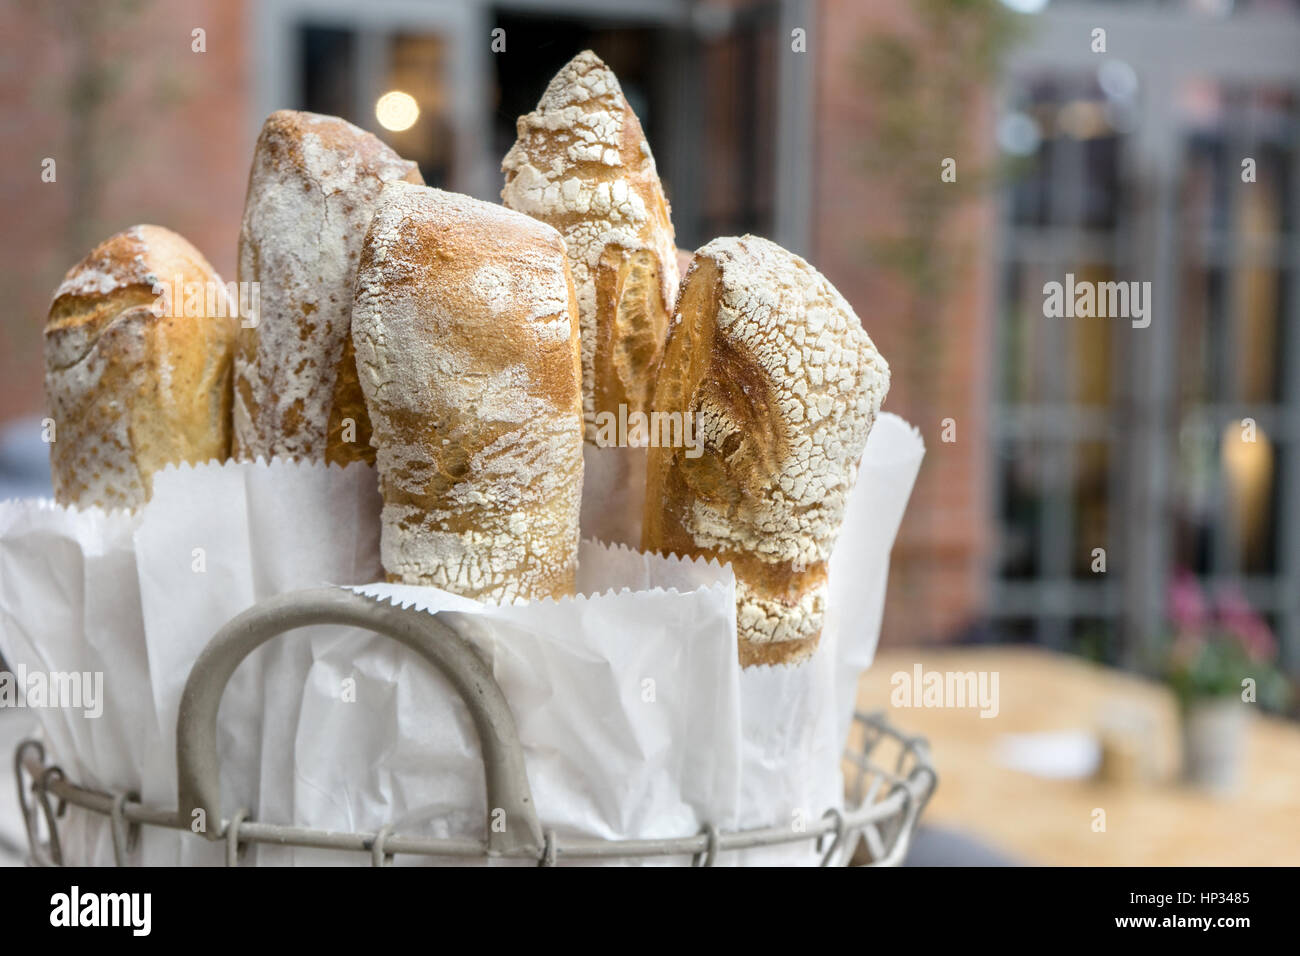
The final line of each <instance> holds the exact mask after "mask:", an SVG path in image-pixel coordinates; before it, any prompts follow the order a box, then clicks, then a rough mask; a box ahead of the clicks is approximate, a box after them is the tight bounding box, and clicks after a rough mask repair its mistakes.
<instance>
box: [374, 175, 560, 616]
mask: <svg viewBox="0 0 1300 956" xmlns="http://www.w3.org/2000/svg"><path fill="white" fill-rule="evenodd" d="M575 309H576V303H575V301H574V293H573V281H572V278H571V276H570V273H569V268H568V264H567V261H566V258H565V253H564V242H563V240H562V239H561V238H560V235H559V233H557V232H556V231H555V230H554V229H552V228H551V227H550V226H547V225H545V224H543V223H540V222H537V221H536V220H533V219H530V218H528V217H527V216H523V215H520V214H518V213H514V212H511V211H510V210H508V209H505V208H504V207H501V206H495V205H492V204H489V203H485V202H480V201H478V200H476V199H471V198H469V197H468V196H461V195H458V194H456V193H448V192H443V191H441V190H437V189H429V188H425V187H422V186H411V185H407V184H405V183H393V184H390V185H388V186H386V187H385V188H384V191H383V194H382V197H381V200H380V204H379V207H378V210H377V211H376V213H375V217H374V220H373V222H372V223H371V225H370V231H369V233H368V234H367V235H366V238H365V244H364V246H363V248H362V253H361V265H360V269H359V271H358V274H357V290H356V301H355V304H354V305H353V309H352V335H353V339H354V341H355V343H356V355H357V369H358V371H359V372H360V375H361V387H362V391H363V392H364V394H365V400H366V407H367V409H368V410H369V414H370V421H371V424H372V426H373V434H372V441H373V443H374V445H375V447H376V449H377V450H378V458H377V465H378V468H379V480H380V490H381V491H382V493H383V499H384V508H383V527H382V531H381V537H380V556H381V559H382V561H383V565H384V570H385V572H386V573H387V575H388V579H389V580H390V581H402V582H405V583H408V584H428V585H434V586H436V587H440V588H443V589H444V590H448V591H453V592H455V593H457V594H461V595H464V596H466V597H472V598H477V599H480V600H484V601H502V602H504V601H510V600H512V599H515V598H520V597H522V598H542V597H559V596H561V595H564V594H570V593H572V591H573V585H574V571H575V567H576V563H577V552H578V508H579V503H580V502H581V500H582V400H581V373H580V365H579V344H578V325H577V317H576V313H575Z"/></svg>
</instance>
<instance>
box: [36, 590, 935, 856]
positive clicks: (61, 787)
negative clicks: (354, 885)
mask: <svg viewBox="0 0 1300 956" xmlns="http://www.w3.org/2000/svg"><path fill="white" fill-rule="evenodd" d="M316 624H342V625H350V626H353V627H359V628H363V629H366V630H369V631H373V632H374V633H376V634H382V635H385V636H387V637H390V638H392V639H393V640H396V641H398V642H399V643H402V644H404V645H406V646H407V647H409V648H410V649H411V650H413V651H415V652H416V653H417V654H419V655H420V656H421V657H423V658H424V659H425V660H427V661H428V662H429V663H430V664H432V665H433V666H434V667H435V668H437V669H438V670H439V671H440V672H441V673H442V674H443V675H444V676H445V677H446V678H447V679H448V681H449V682H450V683H451V685H452V686H453V687H454V688H455V689H456V691H457V693H459V694H460V696H461V697H462V698H463V699H464V700H465V703H466V705H467V706H468V708H469V711H470V715H471V717H472V718H473V722H474V727H475V729H476V731H477V733H478V738H479V744H480V747H481V750H482V754H483V764H484V768H485V771H486V781H487V801H488V802H487V806H488V807H490V808H493V809H494V810H501V811H504V813H503V814H500V815H499V816H498V817H497V818H498V819H501V820H503V821H504V826H503V827H501V828H500V829H498V828H496V827H490V828H489V832H488V835H487V838H486V839H485V840H477V839H435V838H431V837H426V836H418V835H415V834H403V833H398V832H395V831H394V829H393V828H392V827H391V826H384V827H381V828H380V829H379V830H378V831H376V832H372V833H350V832H342V831H330V830H316V829H310V828H307V827H294V826H285V825H282V824H278V823H266V822H262V821H260V820H254V819H252V817H251V815H250V814H249V812H248V811H247V810H245V809H237V810H235V811H234V812H233V813H232V814H231V815H230V816H229V817H227V816H224V815H223V814H222V808H221V800H220V786H219V779H220V777H219V770H220V767H219V761H218V757H217V710H218V708H219V706H220V704H221V697H222V694H223V693H224V692H225V689H226V684H227V683H228V682H229V680H230V677H231V675H232V674H234V672H235V669H236V668H237V667H238V666H239V664H240V662H242V661H243V660H244V658H246V657H247V656H248V655H249V654H250V653H252V652H253V651H254V650H256V649H257V648H258V647H260V646H261V645H262V644H264V643H266V642H267V641H268V640H270V639H271V638H273V637H276V636H277V635H279V634H282V633H284V632H285V631H291V630H295V629H297V628H301V627H307V626H309V625H316ZM850 741H851V742H856V746H852V747H850V749H849V750H848V752H847V753H846V754H845V757H844V760H845V771H846V780H847V782H848V789H847V793H848V803H849V806H848V807H847V808H846V809H844V810H840V809H839V808H835V807H832V808H830V809H828V810H827V811H826V812H825V813H824V814H823V815H822V816H821V817H820V818H818V819H816V820H808V821H806V824H804V825H802V826H800V825H796V824H794V823H787V824H784V825H773V826H768V827H760V828H752V829H745V830H734V831H721V830H718V829H717V828H716V827H713V826H706V827H705V828H704V829H703V830H702V831H701V832H699V833H694V834H687V835H683V836H681V837H676V838H673V839H654V840H603V839H598V838H576V837H564V838H560V837H557V835H556V834H555V832H554V831H553V830H550V829H546V828H544V827H543V825H542V823H541V821H540V820H539V818H538V816H537V811H536V808H535V807H534V805H533V799H532V792H531V789H530V787H529V784H528V776H527V773H526V772H525V769H524V755H523V748H522V746H521V745H520V742H519V735H518V732H517V730H516V728H515V723H514V717H513V716H512V714H511V711H510V707H509V704H508V703H507V701H506V699H505V695H504V694H503V692H502V690H501V688H500V686H499V685H498V684H497V682H496V681H495V680H494V679H493V677H492V674H491V671H490V670H489V668H488V665H487V664H486V663H485V662H484V661H483V659H482V658H481V657H479V655H478V653H477V652H476V651H475V649H474V647H473V645H472V644H470V643H469V642H468V641H467V640H465V639H464V638H463V637H461V636H460V635H459V634H458V633H457V632H456V631H455V630H454V629H453V628H452V627H451V626H449V625H448V624H447V623H446V622H445V621H444V620H442V619H441V618H440V617H439V616H438V615H430V614H427V613H425V612H422V611H412V610H409V609H403V608H399V607H395V606H393V605H391V604H383V603H378V602H376V601H374V600H372V599H370V598H366V597H363V596H361V595H359V594H355V593H353V592H351V591H346V590H343V589H341V588H320V589H314V590H309V591H299V592H296V593H293V594H286V595H282V596H279V597H276V598H272V599H270V600H268V601H265V602H263V603H261V604H259V605H257V606H256V607H253V608H250V609H249V610H247V611H245V612H244V613H242V614H240V615H238V616H237V617H235V618H233V619H232V620H231V621H230V622H228V623H227V624H226V626H225V627H223V628H222V629H221V630H220V631H218V632H217V634H216V635H215V636H214V637H213V638H212V640H211V641H209V642H208V645H207V647H206V648H204V650H203V652H202V653H201V654H200V655H199V658H198V660H197V661H196V662H195V664H194V667H193V669H192V670H191V671H190V676H189V679H188V680H187V682H186V684H185V691H184V694H183V695H182V697H181V704H180V713H179V716H178V718H177V733H176V758H177V759H176V763H177V784H178V786H177V793H178V794H179V803H178V806H177V808H175V809H163V808H159V807H154V806H150V805H148V804H145V803H142V802H140V800H139V799H138V798H137V797H136V795H135V794H133V793H128V792H116V793H110V792H106V791H102V790H94V789H90V788H87V787H83V786H80V785H79V784H77V783H76V782H75V781H73V780H70V779H69V778H68V777H67V775H66V774H65V773H64V772H63V771H62V770H61V769H60V768H59V767H58V765H57V764H53V763H49V762H47V759H46V753H45V748H44V746H43V745H42V744H41V743H40V742H39V741H35V740H27V741H24V742H23V743H21V744H20V745H19V746H18V749H17V751H16V753H15V755H14V764H15V768H14V769H15V777H16V779H17V781H18V801H19V805H20V807H21V809H22V815H23V822H24V824H25V826H26V831H27V842H28V847H29V854H30V855H29V863H31V864H32V865H37V866H61V865H62V864H63V850H62V846H61V844H60V840H59V820H60V819H61V818H62V817H63V816H64V814H65V813H66V812H67V808H68V807H70V806H71V807H77V808H79V809H81V810H83V811H86V812H89V813H97V814H102V815H104V816H107V817H109V819H110V832H111V834H112V842H113V856H114V860H115V862H116V863H117V865H118V866H125V865H127V863H128V860H129V857H130V854H131V852H132V850H133V848H134V846H135V843H136V842H137V841H138V839H139V833H140V828H141V827H146V826H152V827H170V828H172V829H177V830H183V831H190V832H192V822H193V821H194V820H196V819H203V820H207V821H218V825H216V826H207V827H205V828H204V831H205V832H203V833H195V834H194V839H204V838H206V839H209V840H214V841H215V840H220V841H224V842H225V845H226V863H227V865H229V866H235V865H237V864H238V863H239V861H240V858H241V850H242V849H243V848H244V847H247V846H249V845H252V844H259V843H270V844H275V845H278V846H291V847H309V848H315V849H324V850H338V851H348V852H353V853H367V854H369V855H370V857H371V861H372V862H373V863H374V865H376V866H384V865H387V864H389V863H391V862H392V860H393V858H394V856H396V855H397V854H411V855H415V856H423V857H439V858H444V859H451V860H456V859H461V860H469V859H481V858H484V857H502V858H511V859H526V860H531V861H535V862H536V863H537V864H538V865H540V866H554V865H556V864H557V863H559V862H561V861H568V860H577V861H581V860H587V861H594V860H601V859H610V858H645V857H665V856H677V857H690V858H691V860H692V862H693V864H694V865H697V866H712V865H714V864H715V863H716V862H717V860H718V857H719V855H720V854H723V853H726V852H729V851H734V850H743V849H749V848H754V847H766V846H776V845H780V844H793V843H800V842H805V841H815V843H816V847H817V850H818V852H820V853H821V854H822V860H821V863H822V865H823V866H831V865H842V864H863V865H871V866H893V865H897V864H898V863H900V862H901V861H902V859H903V858H904V856H906V854H907V849H908V846H909V844H910V841H911V836H912V833H913V831H914V829H915V827H916V822H917V819H918V818H919V817H920V814H921V811H922V810H923V809H924V807H925V805H926V803H927V802H928V800H929V799H930V796H931V794H932V793H933V792H934V788H935V786H936V784H937V782H938V778H937V775H936V773H935V771H934V767H933V765H932V763H931V760H930V753H929V748H928V746H927V745H926V742H925V741H924V740H923V739H922V738H919V737H911V736H908V735H906V734H903V733H902V732H900V731H899V730H897V729H896V728H894V727H893V726H892V725H890V724H889V723H888V722H887V721H886V720H885V719H884V717H883V716H882V715H881V714H878V713H877V714H865V713H856V714H855V715H854V726H853V732H852V733H851V734H850ZM890 749H895V750H896V751H897V753H896V755H895V756H894V758H893V760H892V765H893V767H892V769H888V768H887V767H886V766H885V764H886V763H888V762H891V761H888V760H887V759H885V754H886V753H887V752H888V751H889V750H890ZM200 813H201V816H200Z"/></svg>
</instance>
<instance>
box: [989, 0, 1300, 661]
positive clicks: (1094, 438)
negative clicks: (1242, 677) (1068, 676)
mask: <svg viewBox="0 0 1300 956" xmlns="http://www.w3.org/2000/svg"><path fill="white" fill-rule="evenodd" d="M1212 6H1214V4H1207V3H1205V2H1190V0H1188V2H1183V0H1170V2H1166V3H1161V4H1158V5H1156V4H1147V5H1144V6H1143V7H1142V8H1140V9H1139V8H1138V6H1137V5H1134V6H1132V7H1130V6H1127V5H1125V8H1124V10H1123V11H1120V10H1118V9H1116V10H1115V11H1114V14H1113V16H1112V15H1111V14H1109V13H1108V27H1109V31H1110V34H1111V37H1112V43H1115V45H1116V48H1117V49H1118V48H1119V44H1118V43H1116V41H1115V39H1114V38H1115V37H1122V38H1124V39H1125V40H1126V42H1128V43H1135V42H1137V41H1136V40H1134V39H1133V37H1135V36H1137V35H1138V33H1139V32H1140V29H1145V30H1147V31H1148V33H1147V35H1148V36H1155V35H1158V34H1159V33H1160V31H1162V30H1166V29H1177V31H1179V36H1180V38H1181V39H1180V49H1181V48H1182V46H1183V45H1186V46H1187V47H1188V49H1189V51H1194V49H1195V48H1196V47H1197V46H1200V47H1202V48H1204V49H1206V50H1212V49H1213V48H1214V47H1215V45H1216V44H1218V43H1220V42H1221V41H1220V40H1219V38H1218V33H1217V31H1218V30H1219V29H1220V26H1219V24H1218V23H1217V22H1216V21H1217V18H1218V17H1219V16H1227V15H1235V14H1245V13H1248V14H1250V16H1243V17H1242V23H1243V24H1246V23H1249V24H1251V25H1252V26H1250V27H1247V28H1243V29H1251V30H1257V31H1259V36H1260V37H1263V36H1265V35H1266V34H1267V33H1268V32H1269V31H1270V29H1273V28H1274V27H1271V26H1270V24H1272V25H1274V26H1276V25H1279V24H1280V25H1284V26H1285V28H1286V29H1287V30H1289V31H1291V32H1293V33H1294V32H1295V30H1296V27H1297V21H1298V19H1300V4H1296V3H1291V2H1271V3H1265V2H1254V3H1244V2H1238V3H1237V4H1236V5H1235V7H1234V5H1233V4H1232V3H1231V2H1226V3H1220V4H1219V7H1222V8H1223V9H1221V10H1217V11H1216V10H1211V9H1210V7H1212ZM1058 10H1059V11H1060V14H1061V16H1062V17H1063V18H1068V17H1070V16H1075V17H1077V14H1078V11H1079V6H1078V5H1066V4H1061V5H1060V6H1059V8H1058V6H1057V5H1055V4H1053V5H1051V6H1049V7H1048V8H1047V9H1046V10H1045V11H1044V12H1043V13H1041V14H1039V15H1038V17H1037V20H1038V22H1039V24H1040V25H1046V26H1045V27H1044V28H1042V29H1040V30H1039V32H1038V37H1039V39H1035V35H1034V33H1033V32H1032V30H1031V33H1030V36H1029V38H1028V39H1027V41H1026V44H1025V45H1026V48H1027V49H1028V50H1029V54H1028V55H1026V56H1024V57H1022V58H1021V59H1020V60H1019V61H1018V62H1017V63H1016V64H1015V65H1014V66H1012V67H1011V68H1009V70H1008V73H1007V77H1006V88H1005V96H1004V99H1003V108H1002V111H1001V115H1000V118H999V122H998V127H997V130H998V142H999V146H1000V148H1001V151H1002V154H1003V157H1004V160H1005V164H1006V169H1007V175H1008V181H1007V188H1006V190H1005V191H1004V194H1003V195H1004V200H1003V205H1004V210H1003V231H1002V242H1001V257H1000V260H1001V280H1000V282H999V287H998V289H999V325H998V348H997V356H998V359H997V360H998V369H997V375H996V376H995V383H996V384H995V393H996V394H995V399H994V414H993V421H994V422H995V428H996V431H995V437H994V440H995V443H996V452H997V454H996V455H995V458H994V467H995V469H996V477H995V481H994V483H993V487H994V494H995V496H996V502H995V514H996V515H997V519H998V527H999V529H1000V530H999V540H998V550H997V560H996V566H995V570H994V573H993V576H994V584H993V601H992V603H993V614H994V617H995V619H997V620H998V621H1000V622H1002V624H1001V627H1000V630H1001V631H1002V633H1003V635H1004V636H1005V637H1007V638H1010V639H1025V638H1026V637H1027V636H1028V637H1029V638H1030V639H1032V640H1035V641H1038V642H1044V643H1047V644H1050V645H1053V646H1058V647H1063V648H1071V649H1074V650H1078V651H1080V652H1084V653H1088V654H1090V655H1096V656H1101V657H1104V658H1107V659H1112V660H1114V659H1118V658H1120V657H1122V656H1123V655H1124V654H1126V653H1131V652H1132V650H1133V645H1134V644H1135V643H1140V642H1141V641H1142V640H1143V639H1145V638H1149V637H1152V636H1154V635H1153V634H1152V633H1150V632H1151V631H1152V630H1153V629H1154V628H1156V627H1158V626H1159V621H1158V619H1153V618H1152V617H1150V616H1148V618H1147V619H1146V620H1145V622H1143V621H1142V620H1141V618H1140V617H1139V618H1136V620H1137V621H1138V624H1137V626H1138V627H1139V629H1141V630H1142V631H1143V632H1142V633H1137V634H1127V633H1125V634H1123V637H1124V641H1123V643H1122V644H1121V642H1120V641H1119V640H1118V639H1117V638H1118V635H1120V633H1121V632H1123V630H1124V628H1125V627H1129V628H1131V627H1133V626H1134V620H1125V615H1127V614H1128V613H1129V611H1128V607H1129V605H1131V604H1132V603H1134V597H1135V591H1134V582H1140V587H1139V590H1138V592H1137V593H1138V596H1139V597H1140V596H1141V589H1145V591H1146V593H1151V594H1156V595H1163V592H1164V587H1165V585H1166V583H1167V581H1168V576H1169V575H1170V574H1171V573H1172V572H1173V571H1174V570H1175V569H1179V568H1185V569H1190V570H1192V571H1194V572H1195V573H1196V574H1198V575H1199V576H1200V577H1201V578H1202V579H1203V580H1204V581H1205V582H1206V583H1208V584H1210V585H1211V586H1214V585H1216V584H1219V583H1227V582H1229V581H1234V582H1240V583H1242V584H1243V585H1244V587H1245V591H1246V594H1247V597H1248V598H1249V599H1250V600H1251V601H1252V603H1254V604H1255V605H1256V607H1257V608H1258V609H1259V610H1260V611H1261V612H1262V613H1264V614H1265V615H1267V616H1268V617H1269V619H1270V620H1272V621H1274V622H1275V623H1276V624H1277V626H1278V627H1279V629H1280V630H1279V634H1280V636H1281V637H1282V646H1283V649H1284V657H1286V658H1287V660H1288V663H1289V665H1290V666H1291V667H1292V668H1296V667H1300V235H1297V225H1296V224H1297V219H1298V217H1300V195H1298V193H1300V189H1298V187H1300V54H1297V55H1295V56H1292V57H1282V58H1280V59H1279V57H1278V56H1275V57H1274V58H1273V59H1274V61H1265V60H1260V59H1259V57H1258V55H1257V53H1256V47H1255V46H1252V48H1251V49H1244V48H1243V49H1242V50H1240V51H1239V52H1238V53H1236V54H1235V56H1236V59H1235V60H1234V62H1237V61H1242V62H1244V61H1249V62H1250V72H1251V73H1252V74H1253V75H1257V76H1259V77H1260V78H1259V79H1255V80H1252V81H1246V80H1243V79H1242V78H1241V77H1240V76H1239V75H1234V76H1230V77H1229V76H1219V75H1215V74H1214V73H1213V71H1212V69H1211V68H1208V67H1205V66H1203V65H1198V64H1199V61H1198V58H1197V57H1196V56H1195V55H1194V52H1189V53H1188V55H1187V57H1186V60H1185V62H1178V61H1175V60H1171V59H1170V58H1169V57H1168V54H1167V53H1166V54H1165V55H1164V56H1152V57H1150V58H1146V57H1141V58H1139V57H1135V58H1134V61H1133V63H1132V64H1131V65H1130V64H1128V63H1126V62H1124V61H1123V60H1122V59H1121V58H1120V57H1119V56H1117V55H1115V54H1114V53H1111V54H1107V55H1106V56H1105V57H1098V56H1092V57H1089V55H1088V54H1087V53H1083V54H1079V53H1077V52H1075V51H1074V49H1073V39H1072V36H1071V32H1070V31H1069V30H1061V29H1055V30H1054V29H1052V27H1051V23H1052V17H1053V15H1054V14H1055V13H1056V11H1058ZM1124 17H1128V18H1131V19H1128V20H1125V19H1123V18H1124ZM1162 18H1163V19H1162ZM1062 22H1064V20H1063V21H1062ZM1069 22H1070V23H1073V22H1074V21H1069ZM1130 28H1132V29H1130ZM1238 35H1239V36H1245V35H1246V33H1244V32H1243V33H1241V34H1238ZM1258 46H1259V48H1262V46H1263V45H1262V44H1259V45H1258ZM1219 62H1222V58H1220V60H1219ZM1045 64H1056V65H1055V66H1047V65H1045ZM1270 77H1271V78H1270ZM1246 160H1249V161H1250V163H1247V164H1246V165H1243V163H1244V161H1246ZM1247 167H1249V170H1248V175H1245V177H1244V174H1247ZM1252 178H1253V181H1245V179H1252ZM1067 275H1073V276H1074V278H1075V280H1076V282H1093V283H1101V282H1110V281H1151V283H1152V295H1153V298H1154V299H1155V300H1156V302H1155V308H1154V310H1153V316H1154V319H1153V321H1155V322H1157V323H1163V324H1164V328H1163V329H1160V330H1157V333H1158V334H1156V333H1153V332H1152V330H1150V329H1141V328H1134V327H1133V325H1132V323H1131V322H1129V321H1124V320H1122V319H1098V318H1091V319H1084V318H1074V319H1058V318H1047V317H1046V316H1045V313H1044V291H1043V287H1044V284H1045V283H1046V282H1049V281H1057V282H1062V283H1064V282H1065V281H1066V279H1067ZM1153 353H1154V354H1153ZM1153 423H1158V424H1156V425H1153ZM1153 435H1154V436H1156V437H1151V436H1153ZM1153 491H1154V493H1153ZM1151 501H1155V502H1157V503H1158V504H1157V505H1155V506H1148V503H1149V502H1151ZM1143 535H1147V536H1148V539H1151V538H1154V539H1157V540H1156V546H1155V547H1146V546H1143V545H1142V544H1141V541H1142V536H1143ZM1098 548H1103V549H1104V550H1105V555H1104V561H1105V571H1104V573H1102V572H1100V571H1099V570H1098V567H1099V565H1098V564H1097V563H1096V562H1097V556H1098V552H1097V551H1095V550H1094V549H1098ZM1130 576H1131V577H1130ZM1126 579H1127V582H1126ZM1157 603H1161V601H1160V599H1159V597H1157Z"/></svg>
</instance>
